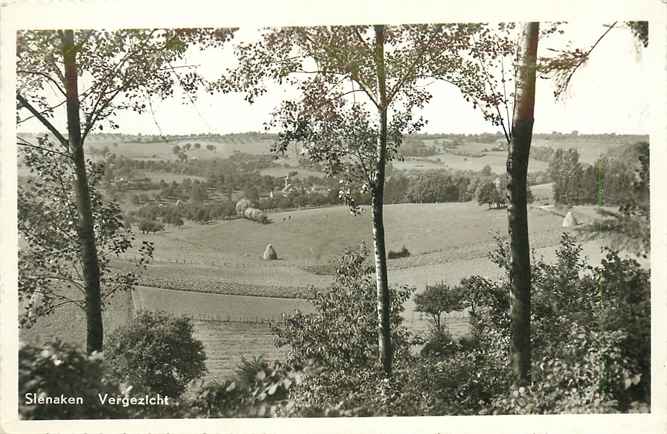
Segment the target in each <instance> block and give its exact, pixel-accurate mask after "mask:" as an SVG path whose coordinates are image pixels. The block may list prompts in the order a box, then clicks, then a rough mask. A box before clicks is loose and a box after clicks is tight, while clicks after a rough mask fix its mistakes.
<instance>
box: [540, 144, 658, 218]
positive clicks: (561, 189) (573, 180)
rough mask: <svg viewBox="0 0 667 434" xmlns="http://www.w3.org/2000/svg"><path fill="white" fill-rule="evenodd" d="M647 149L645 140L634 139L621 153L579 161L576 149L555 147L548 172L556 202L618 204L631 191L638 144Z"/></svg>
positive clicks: (636, 166) (636, 167)
mask: <svg viewBox="0 0 667 434" xmlns="http://www.w3.org/2000/svg"><path fill="white" fill-rule="evenodd" d="M642 147H643V148H646V149H648V143H638V144H636V145H634V146H632V147H630V148H628V149H627V151H626V152H625V153H624V155H623V156H621V157H612V156H603V157H601V158H599V159H598V160H597V161H596V162H595V163H594V164H586V163H582V162H580V161H579V153H578V152H577V150H576V149H568V150H562V149H559V150H557V151H556V152H555V153H554V155H553V157H552V159H551V161H550V163H549V169H548V171H549V175H550V177H551V179H552V180H553V183H554V184H553V193H554V200H555V202H556V203H560V204H565V205H578V204H596V205H599V206H618V205H621V204H623V203H625V202H626V201H627V200H628V198H629V197H630V196H632V195H634V192H633V190H632V185H633V183H634V182H635V180H636V178H637V176H636V172H637V169H638V163H639V160H638V159H637V157H636V155H634V154H636V153H637V150H638V149H640V148H642Z"/></svg>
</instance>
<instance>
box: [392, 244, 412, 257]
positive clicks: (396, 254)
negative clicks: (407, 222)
mask: <svg viewBox="0 0 667 434" xmlns="http://www.w3.org/2000/svg"><path fill="white" fill-rule="evenodd" d="M408 256H410V251H409V250H408V249H407V247H405V246H403V247H401V250H398V251H393V250H389V252H388V253H387V258H389V259H398V258H406V257H408Z"/></svg>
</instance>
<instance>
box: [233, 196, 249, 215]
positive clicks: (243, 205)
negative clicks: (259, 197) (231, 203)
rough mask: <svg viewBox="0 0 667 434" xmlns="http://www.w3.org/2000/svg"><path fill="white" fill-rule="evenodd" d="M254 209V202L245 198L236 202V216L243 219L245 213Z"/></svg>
mask: <svg viewBox="0 0 667 434" xmlns="http://www.w3.org/2000/svg"><path fill="white" fill-rule="evenodd" d="M250 207H252V202H250V201H249V200H248V199H246V198H243V199H241V200H239V201H238V202H236V215H240V216H241V217H243V213H244V212H245V210H246V209H248V208H250Z"/></svg>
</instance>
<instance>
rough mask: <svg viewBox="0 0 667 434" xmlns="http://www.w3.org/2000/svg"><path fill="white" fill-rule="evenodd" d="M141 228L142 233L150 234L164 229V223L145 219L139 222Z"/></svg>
mask: <svg viewBox="0 0 667 434" xmlns="http://www.w3.org/2000/svg"><path fill="white" fill-rule="evenodd" d="M139 230H140V231H141V233H142V234H150V233H155V232H160V231H163V230H164V224H162V223H160V222H157V221H154V220H143V221H141V222H140V223H139Z"/></svg>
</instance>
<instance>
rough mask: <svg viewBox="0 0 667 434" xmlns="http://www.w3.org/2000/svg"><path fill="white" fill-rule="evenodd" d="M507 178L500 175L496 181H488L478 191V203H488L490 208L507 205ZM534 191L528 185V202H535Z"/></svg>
mask: <svg viewBox="0 0 667 434" xmlns="http://www.w3.org/2000/svg"><path fill="white" fill-rule="evenodd" d="M506 190H507V178H505V177H500V178H498V179H497V180H496V181H494V182H491V181H487V182H485V183H484V184H482V185H481V186H480V187H479V189H478V190H477V192H476V197H477V203H479V204H480V205H483V204H487V205H488V206H489V208H492V207H493V208H504V207H506V206H507V196H506ZM533 200H534V199H533V192H532V191H531V190H530V187H528V186H527V187H526V202H527V203H532V202H533Z"/></svg>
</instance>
